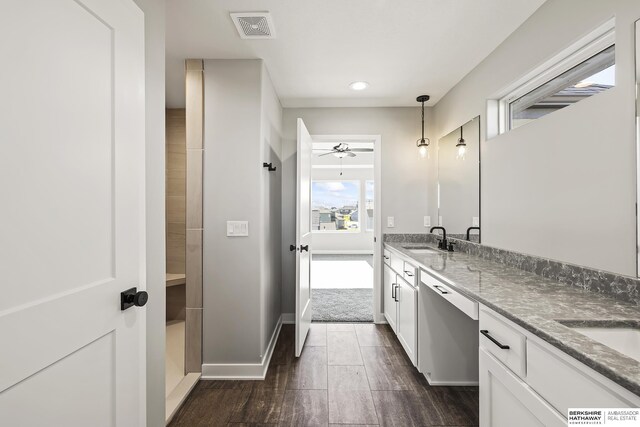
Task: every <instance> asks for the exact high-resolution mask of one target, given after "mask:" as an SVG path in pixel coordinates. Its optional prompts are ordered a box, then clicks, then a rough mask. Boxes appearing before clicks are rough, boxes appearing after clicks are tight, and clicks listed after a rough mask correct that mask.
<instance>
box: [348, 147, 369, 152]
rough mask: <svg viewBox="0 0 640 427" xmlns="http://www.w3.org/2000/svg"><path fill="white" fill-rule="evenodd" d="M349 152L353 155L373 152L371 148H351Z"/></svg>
mask: <svg viewBox="0 0 640 427" xmlns="http://www.w3.org/2000/svg"><path fill="white" fill-rule="evenodd" d="M349 151H353V152H354V153H371V152H373V148H351V149H349Z"/></svg>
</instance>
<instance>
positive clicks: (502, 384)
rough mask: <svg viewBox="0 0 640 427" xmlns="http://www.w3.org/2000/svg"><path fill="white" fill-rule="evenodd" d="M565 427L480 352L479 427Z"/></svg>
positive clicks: (552, 411) (556, 415)
mask: <svg viewBox="0 0 640 427" xmlns="http://www.w3.org/2000/svg"><path fill="white" fill-rule="evenodd" d="M516 425H517V426H519V427H533V426H541V427H544V426H549V427H554V426H558V427H560V426H566V425H567V421H566V420H565V419H564V418H563V417H562V415H560V413H558V412H556V410H555V409H553V408H552V407H551V406H549V404H548V403H547V402H545V401H544V400H543V399H542V398H541V397H540V396H538V395H537V394H536V393H535V392H534V391H533V390H531V388H529V387H528V386H527V385H526V384H525V383H524V382H522V380H520V379H519V378H518V377H517V376H515V375H514V374H513V373H512V372H511V371H509V370H508V369H507V368H506V367H505V366H504V365H502V364H501V363H500V362H498V360H497V359H496V358H494V357H493V356H491V355H490V354H489V353H487V352H486V351H485V350H484V349H482V348H480V426H481V427H513V426H516Z"/></svg>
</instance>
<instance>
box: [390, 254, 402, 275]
mask: <svg viewBox="0 0 640 427" xmlns="http://www.w3.org/2000/svg"><path fill="white" fill-rule="evenodd" d="M389 257H390V258H391V263H390V264H389V265H391V268H393V270H394V271H395V272H396V273H398V274H399V275H400V277H403V276H402V274H403V271H404V270H403V269H404V260H403V259H402V258H400V257H399V256H398V255H396V254H395V253H393V252H390V253H389Z"/></svg>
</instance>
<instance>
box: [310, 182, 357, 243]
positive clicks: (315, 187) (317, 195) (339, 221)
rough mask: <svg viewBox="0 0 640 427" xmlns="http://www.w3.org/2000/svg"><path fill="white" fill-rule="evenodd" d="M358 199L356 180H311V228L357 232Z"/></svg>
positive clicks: (315, 229)
mask: <svg viewBox="0 0 640 427" xmlns="http://www.w3.org/2000/svg"><path fill="white" fill-rule="evenodd" d="M359 200H360V183H359V182H357V181H313V182H312V183H311V230H312V231H314V232H323V231H333V232H344V233H349V232H359V231H360V222H359V221H360V211H359V206H358V205H359Z"/></svg>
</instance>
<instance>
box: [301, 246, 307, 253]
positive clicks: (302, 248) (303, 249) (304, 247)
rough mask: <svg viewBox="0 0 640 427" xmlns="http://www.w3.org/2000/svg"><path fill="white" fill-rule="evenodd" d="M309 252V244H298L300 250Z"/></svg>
mask: <svg viewBox="0 0 640 427" xmlns="http://www.w3.org/2000/svg"><path fill="white" fill-rule="evenodd" d="M302 251H305V252H309V245H300V252H302Z"/></svg>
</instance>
